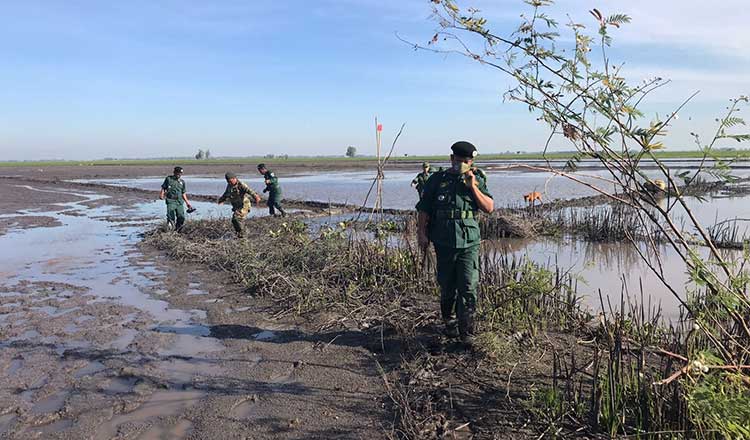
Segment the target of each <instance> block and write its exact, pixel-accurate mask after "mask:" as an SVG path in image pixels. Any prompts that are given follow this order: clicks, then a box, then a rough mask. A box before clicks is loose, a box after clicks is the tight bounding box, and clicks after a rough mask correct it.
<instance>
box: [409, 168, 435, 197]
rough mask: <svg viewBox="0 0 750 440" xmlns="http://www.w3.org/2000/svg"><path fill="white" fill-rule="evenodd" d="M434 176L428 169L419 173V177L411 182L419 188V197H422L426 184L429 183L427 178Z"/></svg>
mask: <svg viewBox="0 0 750 440" xmlns="http://www.w3.org/2000/svg"><path fill="white" fill-rule="evenodd" d="M430 176H432V172H431V171H430V170H429V169H428V170H427V171H422V172H421V173H419V174H417V177H415V178H414V180H412V181H411V184H412V185H414V187H415V188H416V190H417V193H419V198H420V199H421V198H422V194H423V193H424V186H425V184H426V183H427V179H429V178H430Z"/></svg>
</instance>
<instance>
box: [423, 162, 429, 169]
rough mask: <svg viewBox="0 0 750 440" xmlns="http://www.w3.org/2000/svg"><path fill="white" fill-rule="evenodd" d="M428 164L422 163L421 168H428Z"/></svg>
mask: <svg viewBox="0 0 750 440" xmlns="http://www.w3.org/2000/svg"><path fill="white" fill-rule="evenodd" d="M429 167H430V164H429V163H427V162H422V168H429Z"/></svg>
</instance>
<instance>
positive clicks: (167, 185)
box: [161, 176, 185, 231]
mask: <svg viewBox="0 0 750 440" xmlns="http://www.w3.org/2000/svg"><path fill="white" fill-rule="evenodd" d="M161 189H163V190H164V194H165V199H166V202H167V221H168V222H169V223H170V224H172V225H173V226H174V229H175V230H176V231H179V230H180V229H181V228H182V225H183V224H184V223H185V201H184V200H183V198H182V196H183V194H185V181H184V180H182V179H181V178H179V177H176V176H167V177H166V178H165V179H164V183H162V184H161Z"/></svg>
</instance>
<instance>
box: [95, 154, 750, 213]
mask: <svg viewBox="0 0 750 440" xmlns="http://www.w3.org/2000/svg"><path fill="white" fill-rule="evenodd" d="M529 163H531V164H534V162H533V161H530V162H529ZM443 165H445V164H443ZM505 165H507V162H495V163H490V164H487V167H486V169H487V175H488V180H487V186H488V188H489V190H490V192H491V193H492V195H493V196H494V198H495V202H496V206H498V207H500V206H513V205H519V204H521V203H522V202H523V195H524V194H527V193H529V192H531V191H538V192H541V193H542V196H543V198H544V200H545V201H550V200H554V199H571V198H576V197H584V196H590V195H595V194H596V192H595V191H593V190H592V189H590V188H587V187H585V186H584V185H581V184H580V183H577V182H574V181H572V180H570V179H568V178H565V177H562V176H554V175H552V174H550V173H542V172H529V171H526V170H522V169H513V170H497V169H493V168H497V167H500V166H505ZM676 171H677V170H675V172H676ZM417 172H419V170H418V169H415V170H413V171H404V170H393V171H391V170H386V173H385V180H384V181H383V204H384V206H385V207H387V208H399V209H410V208H413V207H414V205H415V204H416V202H417V193H416V191H415V190H414V189H413V188H412V187H411V185H410V183H411V180H412V179H413V178H414V177H415V176H416V174H417ZM374 174H375V173H374V171H372V172H370V171H353V172H346V171H331V172H321V173H314V174H303V175H292V176H284V175H283V173H281V174H280V175H279V179H280V183H281V185H282V188H283V192H284V197H286V198H290V199H295V200H314V201H319V202H334V203H348V204H353V205H361V204H362V203H363V202H364V200H365V196H366V195H367V192H368V191H369V190H370V188H371V186H372V181H373V177H374ZM645 174H646V175H649V176H652V177H655V176H657V175H658V172H657V171H655V170H647V171H646V172H645ZM737 174H740V175H742V174H747V170H737ZM577 176H578V177H579V178H580V179H581V180H582V181H584V182H587V183H590V184H594V185H596V186H598V187H600V188H602V189H604V190H612V188H611V187H610V186H608V185H609V184H607V183H606V182H603V181H602V180H600V179H597V177H605V176H606V172H605V171H603V170H601V169H591V170H586V171H585V172H583V173H579V174H578V175H577ZM589 176H591V177H589ZM239 178H240V179H241V180H243V181H244V182H246V183H247V184H248V185H250V186H251V187H252V188H253V189H255V190H256V191H258V192H260V191H261V190H262V189H263V187H264V185H263V179H262V177H261V176H260V175H259V174H257V173H250V174H244V175H242V174H241V175H239ZM163 179H164V178H163V177H143V178H137V179H98V180H85V182H97V183H104V184H110V185H117V186H127V187H133V188H140V189H151V190H154V191H155V192H158V190H159V187H160V185H161V183H162V181H163ZM185 181H186V183H187V188H188V193H192V194H201V195H215V196H217V197H218V196H219V195H220V194H221V193H222V192H223V191H224V189H225V187H226V182H225V180H224V176H223V175H216V176H205V175H204V176H186V177H185ZM373 203H374V195H371V196H370V199H369V201H368V203H367V205H368V206H372V205H373Z"/></svg>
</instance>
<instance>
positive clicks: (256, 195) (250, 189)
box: [242, 182, 260, 205]
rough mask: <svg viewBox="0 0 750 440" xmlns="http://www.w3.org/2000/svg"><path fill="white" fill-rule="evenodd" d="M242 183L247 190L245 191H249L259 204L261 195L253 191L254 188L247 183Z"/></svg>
mask: <svg viewBox="0 0 750 440" xmlns="http://www.w3.org/2000/svg"><path fill="white" fill-rule="evenodd" d="M242 185H243V189H244V190H245V193H247V194H248V195H249V196H250V197H252V198H253V199H255V204H256V205H257V204H258V203H260V196H259V195H258V193H257V192H255V191H253V189H252V188H250V187H249V186H247V184H246V183H244V182H243V183H242Z"/></svg>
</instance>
